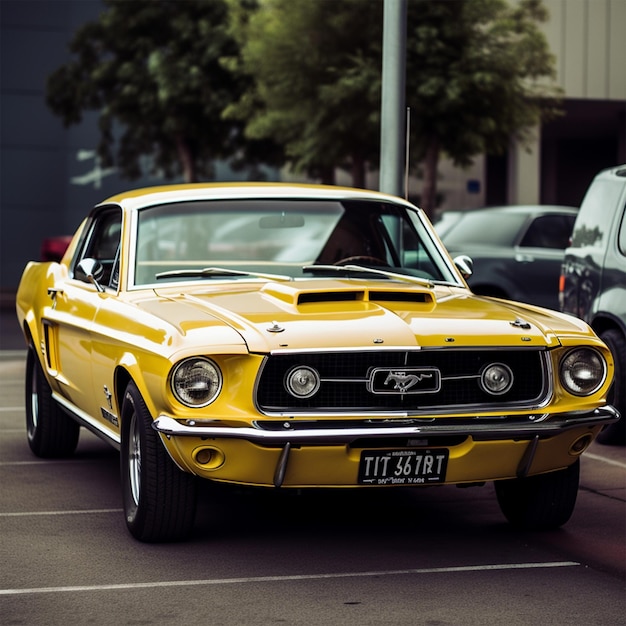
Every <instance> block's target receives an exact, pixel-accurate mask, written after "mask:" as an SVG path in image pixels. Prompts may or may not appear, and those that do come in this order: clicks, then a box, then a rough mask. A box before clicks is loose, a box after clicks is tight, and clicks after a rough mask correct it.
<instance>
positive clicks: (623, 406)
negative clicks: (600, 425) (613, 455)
mask: <svg viewBox="0 0 626 626" xmlns="http://www.w3.org/2000/svg"><path fill="white" fill-rule="evenodd" d="M600 339H602V341H604V343H605V344H606V345H607V346H608V348H609V350H610V351H611V353H612V354H613V361H614V362H615V377H614V378H613V385H612V387H611V391H610V393H609V402H610V403H611V404H612V405H613V406H614V407H615V408H616V409H617V410H618V411H619V412H620V413H621V415H622V417H621V419H620V420H619V421H618V422H615V423H614V424H610V425H609V426H606V427H605V428H604V429H603V430H602V431H601V432H600V434H599V435H598V437H597V440H598V442H599V443H604V444H607V445H614V446H623V445H624V444H626V388H625V387H626V384H625V383H626V381H625V380H624V377H625V376H626V372H625V371H624V363H626V340H624V336H623V335H622V333H621V332H620V331H619V330H615V329H613V328H612V329H610V330H606V331H604V332H603V333H600Z"/></svg>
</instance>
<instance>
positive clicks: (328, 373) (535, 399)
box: [256, 349, 550, 414]
mask: <svg viewBox="0 0 626 626" xmlns="http://www.w3.org/2000/svg"><path fill="white" fill-rule="evenodd" d="M491 363H504V364H505V365H507V366H508V367H509V368H510V369H511V371H512V372H513V377H514V383H513V386H512V387H511V389H510V390H509V391H507V392H506V393H504V394H502V395H498V396H494V395H491V394H488V393H487V392H485V391H484V390H483V389H482V388H481V386H480V372H481V371H482V369H483V368H484V367H485V366H486V365H489V364H491ZM305 365H306V366H308V367H312V368H314V369H315V370H316V371H317V372H318V373H319V375H320V378H321V384H320V387H319V390H318V391H317V393H315V394H314V395H313V396H312V397H309V398H294V397H293V396H292V395H291V394H290V393H289V392H288V391H287V390H286V388H285V377H286V375H287V373H288V372H289V371H290V370H291V369H292V368H293V367H296V366H305ZM381 368H383V370H384V369H385V368H389V370H390V371H391V370H393V371H396V370H397V371H404V370H407V371H409V372H410V371H411V370H410V368H425V370H424V371H433V370H432V368H435V370H437V371H438V372H439V375H440V386H439V387H438V389H437V390H435V391H433V390H432V388H431V389H427V390H426V391H425V392H423V393H421V392H419V391H417V392H415V388H412V389H411V390H409V391H408V392H406V393H401V392H400V391H391V392H385V393H381V392H380V385H379V383H376V384H374V385H372V384H371V381H372V379H373V378H375V376H374V373H375V372H377V371H378V372H380V369H381ZM377 375H378V374H377ZM548 381H549V359H548V353H547V352H546V351H545V350H537V349H518V350H514V349H509V350H507V349H495V350H494V349H484V350H479V349H473V350H458V349H457V350H455V349H436V350H429V349H422V350H415V351H411V350H408V351H407V350H402V351H383V350H380V351H374V350H372V351H344V352H311V353H283V354H272V355H270V356H269V357H267V359H266V360H265V362H264V365H263V367H262V369H261V372H260V376H259V380H258V381H257V392H256V401H257V406H258V407H259V409H260V410H261V411H262V412H264V413H284V412H290V413H298V412H300V413H311V412H313V413H314V412H352V411H358V412H381V411H399V412H403V413H406V412H408V413H414V414H419V413H421V412H443V411H445V412H454V411H456V410H467V409H470V408H472V407H482V408H483V409H485V410H499V409H500V407H501V408H502V409H509V408H529V409H530V408H533V407H535V408H536V407H538V406H540V405H542V404H543V403H544V402H545V400H546V398H547V395H548V393H549V391H550V385H549V382H548ZM375 391H378V393H376V392H375Z"/></svg>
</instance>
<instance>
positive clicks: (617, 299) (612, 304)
mask: <svg viewBox="0 0 626 626" xmlns="http://www.w3.org/2000/svg"><path fill="white" fill-rule="evenodd" d="M625 208H626V165H622V166H620V167H614V168H611V169H608V170H604V171H602V172H600V173H599V174H598V175H597V176H596V177H595V178H594V180H593V182H592V183H591V185H590V186H589V189H588V190H587V193H586V195H585V198H584V199H583V203H582V205H581V207H580V212H579V214H578V217H577V218H576V223H575V224H574V230H573V232H572V240H571V244H570V247H569V248H567V249H566V250H565V258H564V261H563V267H562V271H561V279H560V283H559V304H560V308H561V310H562V311H565V312H566V313H571V314H573V315H576V316H577V317H580V318H582V319H583V320H585V321H586V322H587V323H588V324H590V325H591V326H592V327H593V329H594V330H595V332H596V333H597V334H598V335H599V336H600V338H601V339H602V340H603V341H604V342H605V343H606V344H607V346H608V347H609V348H610V350H611V352H612V353H613V358H614V359H615V382H614V383H613V387H612V389H611V395H612V398H611V403H612V404H613V405H614V406H615V407H616V408H617V409H618V410H619V411H620V413H621V414H622V419H620V420H619V422H616V423H614V424H612V425H611V426H608V427H607V428H606V429H605V430H604V431H603V432H602V433H600V436H599V437H598V441H599V442H601V443H607V444H616V445H619V444H621V445H623V444H626V219H625V217H624V212H625Z"/></svg>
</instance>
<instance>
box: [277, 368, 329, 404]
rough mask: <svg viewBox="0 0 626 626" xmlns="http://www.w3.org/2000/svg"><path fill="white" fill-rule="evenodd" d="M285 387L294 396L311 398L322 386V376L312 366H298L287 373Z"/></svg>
mask: <svg viewBox="0 0 626 626" xmlns="http://www.w3.org/2000/svg"><path fill="white" fill-rule="evenodd" d="M285 387H286V389H287V391H288V392H289V393H290V394H291V395H292V396H293V397H294V398H310V397H311V396H312V395H313V394H315V393H316V392H317V390H318V389H319V388H320V376H319V374H318V373H317V372H316V371H315V370H314V369H313V368H312V367H305V366H297V367H294V368H292V369H291V370H289V372H288V373H287V376H286V377H285Z"/></svg>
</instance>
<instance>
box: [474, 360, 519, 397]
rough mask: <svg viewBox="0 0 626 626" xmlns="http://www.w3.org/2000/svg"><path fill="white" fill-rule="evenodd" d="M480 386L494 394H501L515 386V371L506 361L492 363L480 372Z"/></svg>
mask: <svg viewBox="0 0 626 626" xmlns="http://www.w3.org/2000/svg"><path fill="white" fill-rule="evenodd" d="M480 386H481V387H482V388H483V391H486V392H487V393H489V394H491V395H492V396H500V395H502V394H503V393H506V392H507V391H508V390H509V389H510V388H511V387H512V386H513V372H512V371H511V368H510V367H509V366H508V365H505V364H504V363H491V364H490V365H486V366H485V367H484V368H483V371H482V372H481V373H480Z"/></svg>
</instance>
